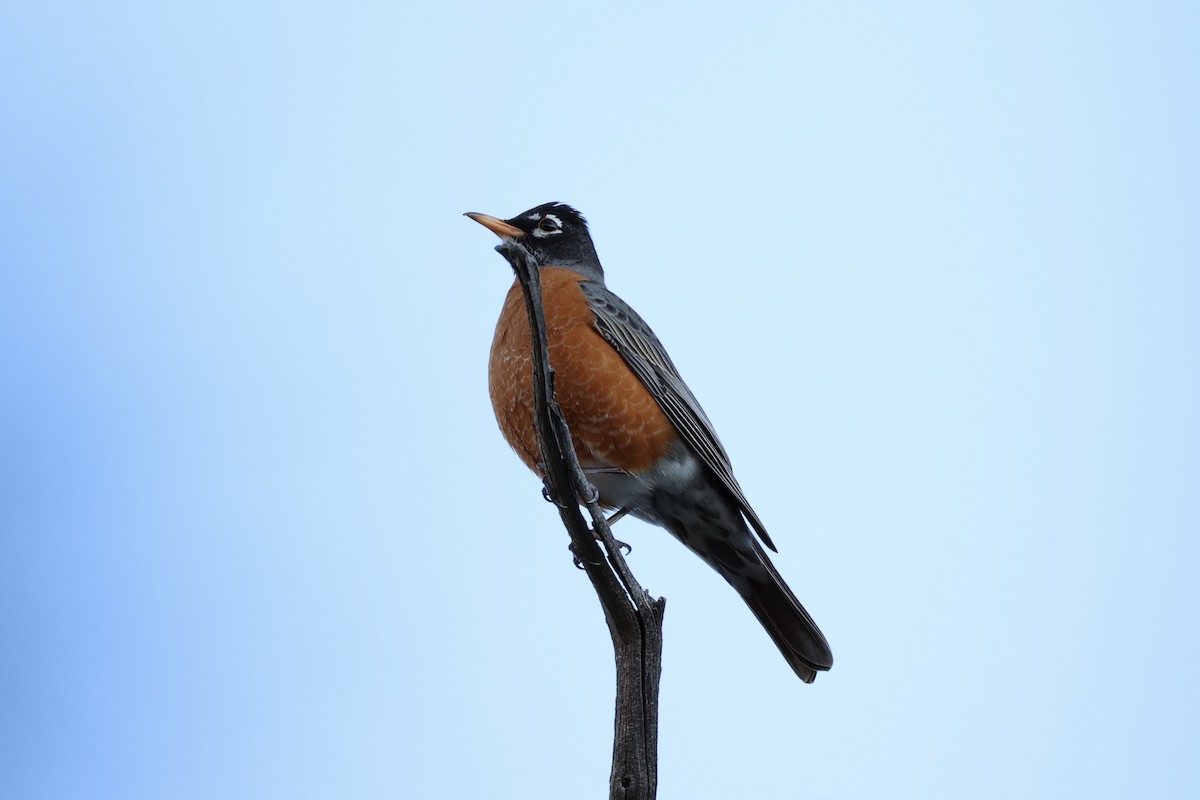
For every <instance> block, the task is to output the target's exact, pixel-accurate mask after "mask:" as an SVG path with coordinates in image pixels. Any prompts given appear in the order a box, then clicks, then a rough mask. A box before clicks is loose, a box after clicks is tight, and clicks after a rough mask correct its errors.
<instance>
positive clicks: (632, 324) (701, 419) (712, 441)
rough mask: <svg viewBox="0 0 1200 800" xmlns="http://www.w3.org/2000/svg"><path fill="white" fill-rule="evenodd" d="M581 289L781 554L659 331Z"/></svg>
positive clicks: (604, 294) (687, 437)
mask: <svg viewBox="0 0 1200 800" xmlns="http://www.w3.org/2000/svg"><path fill="white" fill-rule="evenodd" d="M580 288H581V289H583V296H584V297H585V298H587V301H588V304H589V305H590V306H591V308H592V311H593V312H595V314H596V328H597V329H598V330H599V331H600V335H601V336H603V337H604V338H605V340H607V341H608V343H609V344H611V345H612V346H613V348H614V349H615V350H616V351H617V352H618V353H620V355H621V358H623V359H624V360H625V363H626V364H628V365H629V368H630V369H631V370H633V373H634V374H635V375H637V376H638V379H640V380H641V382H642V383H643V384H645V386H646V388H647V389H649V390H650V394H652V395H653V396H654V399H655V400H657V401H658V405H659V406H660V407H661V408H662V410H663V412H664V413H666V415H667V419H669V420H670V421H671V424H672V425H674V426H675V428H676V429H677V430H678V431H679V434H680V436H682V437H683V440H684V441H685V442H686V443H687V444H688V445H689V446H690V447H691V448H692V449H693V450H694V451H696V454H697V455H699V456H700V459H701V461H703V462H704V464H705V466H707V467H708V468H709V469H710V470H712V472H713V474H714V475H716V476H717V478H718V479H719V480H720V481H721V484H722V485H723V486H724V487H725V488H726V489H728V490H729V493H730V494H732V495H733V497H734V499H735V500H736V501H737V504H738V507H739V508H740V509H741V511H742V513H743V514H744V515H745V516H746V519H748V520H749V521H750V524H751V525H752V526H753V527H754V530H755V531H756V532H757V533H758V536H759V538H761V539H762V542H763V544H765V545H766V546H767V547H769V548H770V549H771V550H775V544H774V543H773V542H772V541H771V537H770V536H768V535H767V530H766V528H765V527H763V524H762V520H760V519H759V518H758V515H757V514H755V513H754V509H753V508H751V507H750V503H749V501H747V500H746V495H745V494H743V492H742V487H741V486H739V485H738V482H737V478H735V477H733V467H732V466H731V465H730V463H729V455H728V454H727V453H726V452H725V448H724V447H722V446H721V441H720V439H718V438H717V433H716V431H714V430H713V425H712V422H710V421H709V419H708V415H707V414H705V413H704V409H703V408H701V407H700V403H699V402H698V401H697V400H696V396H695V395H693V394H692V390H691V389H689V388H688V386H687V384H686V383H684V382H683V378H682V377H680V375H679V370H677V369H675V365H674V364H673V363H671V357H670V356H668V355H667V351H666V350H664V349H663V346H662V343H661V342H659V341H658V337H657V336H655V335H654V331H652V330H650V326H649V325H647V324H646V322H645V320H643V319H642V318H641V317H640V316H638V313H637V312H636V311H634V310H633V309H632V308H630V306H629V304H627V303H626V302H625V301H624V300H622V299H621V298H619V297H617V296H616V295H615V294H613V293H612V292H610V291H609V290H608V289H607V288H606V287H604V286H603V285H601V284H598V283H592V282H591V281H584V282H582V283H580Z"/></svg>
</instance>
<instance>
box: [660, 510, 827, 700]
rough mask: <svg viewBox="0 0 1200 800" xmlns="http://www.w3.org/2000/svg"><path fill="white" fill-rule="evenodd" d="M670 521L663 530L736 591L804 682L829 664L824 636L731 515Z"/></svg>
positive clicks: (754, 541) (761, 550) (749, 534)
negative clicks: (730, 519) (729, 519)
mask: <svg viewBox="0 0 1200 800" xmlns="http://www.w3.org/2000/svg"><path fill="white" fill-rule="evenodd" d="M736 519H737V523H736V524H728V523H726V524H722V523H723V522H724V520H721V521H717V522H713V521H711V520H705V521H701V520H696V519H693V520H690V522H691V525H690V526H689V525H684V524H682V523H680V522H675V523H674V524H673V525H671V526H670V527H669V528H668V529H669V530H671V532H672V533H674V534H675V535H676V537H677V538H678V539H679V540H680V541H682V542H683V543H684V544H685V545H687V546H688V547H689V548H690V549H691V550H692V551H693V552H695V553H696V554H697V555H699V556H700V557H701V558H702V559H704V561H705V562H707V563H708V565H709V566H710V567H712V568H713V569H715V570H716V571H717V572H718V573H719V574H720V575H721V577H723V578H724V579H725V580H726V581H727V582H728V583H729V585H730V586H732V587H733V588H734V589H736V590H737V592H738V594H740V595H741V596H742V599H743V600H744V601H746V605H748V606H749V607H750V610H751V611H753V612H754V616H756V617H758V621H759V622H760V623H761V624H762V626H763V628H765V629H766V631H767V633H768V634H770V636H771V639H772V640H773V641H774V642H775V646H776V647H778V648H779V652H781V653H782V654H783V657H784V658H785V659H786V660H787V662H788V664H790V665H791V667H792V669H793V670H795V671H796V674H797V675H799V676H800V679H801V680H802V681H804V682H805V683H812V682H813V681H814V680H816V677H817V673H818V672H823V671H825V670H827V669H829V668H830V667H832V666H833V653H832V651H830V649H829V643H828V642H827V641H825V635H824V634H823V633H821V629H820V628H818V627H817V623H815V622H813V618H812V617H811V616H809V614H808V612H807V611H805V610H804V606H802V605H800V601H799V600H797V599H796V596H795V595H794V594H792V590H791V589H789V588H788V585H787V584H786V583H784V581H783V578H782V577H781V576H780V575H779V572H778V571H777V570H776V569H775V565H774V564H772V563H771V559H769V558H768V557H767V554H766V552H765V551H764V550H763V549H762V546H761V545H759V543H758V541H757V540H756V539H755V538H754V536H753V534H751V533H750V530H749V529H748V528H747V527H746V525H745V523H744V522H742V520H741V518H740V517H737V518H736Z"/></svg>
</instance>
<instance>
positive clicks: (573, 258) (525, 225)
mask: <svg viewBox="0 0 1200 800" xmlns="http://www.w3.org/2000/svg"><path fill="white" fill-rule="evenodd" d="M466 216H468V217H470V218H471V219H473V220H475V221H476V222H478V223H479V224H480V225H482V226H483V227H485V228H487V229H488V230H490V231H491V232H492V233H494V234H496V235H497V236H499V237H500V238H501V239H506V240H507V239H512V240H515V241H518V242H520V243H521V244H522V245H524V246H525V247H526V248H527V249H528V250H529V252H531V253H532V254H533V257H534V258H535V259H536V260H537V264H538V266H539V267H566V268H567V269H572V270H575V271H576V272H578V273H580V274H581V275H583V276H584V277H585V278H588V279H589V280H593V281H595V282H597V283H603V281H604V270H603V269H602V268H601V267H600V258H599V257H598V256H597V255H596V247H595V245H593V244H592V236H591V234H589V233H588V226H587V220H586V219H584V218H583V215H582V214H580V213H579V212H578V211H576V210H575V209H573V208H571V207H570V206H569V205H567V204H566V203H544V204H543V205H540V206H538V207H537V208H531V209H529V210H528V211H523V212H521V213H520V214H518V215H517V216H515V217H513V218H512V219H497V218H496V217H492V216H489V215H487V214H479V213H476V212H474V211H471V212H467V214H466Z"/></svg>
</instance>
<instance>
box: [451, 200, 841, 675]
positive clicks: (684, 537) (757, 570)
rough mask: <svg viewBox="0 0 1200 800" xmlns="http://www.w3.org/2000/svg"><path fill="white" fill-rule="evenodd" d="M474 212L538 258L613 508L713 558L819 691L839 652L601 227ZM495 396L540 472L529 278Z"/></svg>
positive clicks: (578, 433) (573, 425)
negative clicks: (602, 243)
mask: <svg viewBox="0 0 1200 800" xmlns="http://www.w3.org/2000/svg"><path fill="white" fill-rule="evenodd" d="M465 216H467V217H469V218H470V219H473V220H474V221H475V222H478V223H479V224H481V225H483V226H484V227H485V228H487V229H488V230H490V231H491V232H492V233H494V234H496V235H497V236H499V237H500V238H501V240H504V241H515V242H518V243H520V244H522V245H523V246H524V247H525V248H526V249H527V250H528V251H529V252H530V253H531V254H532V255H533V258H534V261H535V263H536V264H537V268H538V273H539V275H540V277H541V284H542V303H543V310H544V314H545V318H546V326H547V337H548V341H549V350H550V363H551V366H552V368H553V370H554V373H555V396H556V399H557V402H558V404H559V406H560V408H561V409H562V414H563V418H564V419H565V420H566V423H567V426H568V428H569V429H570V431H571V438H572V441H573V443H574V445H575V449H576V454H577V455H578V457H579V462H580V465H581V466H582V467H583V469H584V472H585V474H587V476H588V480H589V481H590V482H591V483H592V485H593V486H594V487H595V488H596V490H597V491H598V493H599V498H600V503H601V505H603V506H606V507H608V508H613V509H617V512H616V514H615V515H614V516H621V515H624V514H629V515H630V516H633V517H635V518H638V519H641V520H643V521H645V522H648V523H651V524H653V525H657V526H659V527H662V528H665V529H666V530H667V531H668V532H669V533H671V534H672V535H673V536H674V537H675V538H676V539H678V540H679V541H680V542H681V543H683V545H684V546H685V547H687V548H688V549H689V550H691V551H692V552H693V553H695V554H696V555H698V556H699V557H700V558H701V559H703V560H704V561H705V563H707V564H708V565H709V566H710V567H712V568H713V569H714V570H716V572H717V573H718V574H719V575H720V576H721V577H722V578H724V579H725V580H726V581H727V582H728V583H729V585H730V586H732V587H733V588H734V589H735V590H736V591H737V593H738V594H739V595H740V596H741V598H742V599H743V600H744V601H745V602H746V605H747V606H749V607H750V610H751V611H752V612H753V613H754V615H755V616H756V617H757V618H758V621H759V622H760V623H761V624H762V626H763V628H764V629H765V630H766V632H767V633H768V634H769V635H770V637H771V639H772V641H773V642H774V643H775V645H776V647H778V648H779V651H780V652H781V653H782V654H783V657H784V659H785V660H786V661H787V663H788V664H789V665H790V666H791V668H792V669H793V670H794V671H795V672H796V674H797V675H798V676H799V677H800V679H801V680H803V681H804V682H805V683H812V682H813V680H815V679H816V676H817V672H819V671H824V670H828V669H829V668H830V667H832V666H833V653H832V652H831V650H830V648H829V643H828V642H827V641H826V640H825V636H824V634H822V633H821V630H820V628H818V627H817V624H816V623H815V622H814V621H813V619H812V617H811V616H810V615H809V613H808V612H807V611H806V610H805V609H804V606H803V605H801V604H800V601H799V600H797V599H796V596H795V595H794V594H793V593H792V590H791V589H789V588H788V585H787V584H786V583H785V582H784V580H783V578H782V577H781V576H780V574H779V572H778V570H776V569H775V566H774V565H773V564H772V563H771V560H770V558H768V557H767V553H766V551H765V550H764V549H763V547H764V546H765V547H767V548H770V549H771V550H772V551H773V552H778V551H777V550H776V548H775V545H774V543H773V542H772V541H771V538H770V536H769V535H768V534H767V530H766V527H765V526H764V525H763V523H762V520H760V519H759V517H758V514H756V513H755V511H754V509H753V508H751V507H750V503H749V501H747V499H746V496H745V494H744V493H743V491H742V487H741V486H740V485H739V484H738V481H737V479H736V478H735V477H734V475H733V468H732V466H731V464H730V460H729V455H728V454H727V453H726V451H725V448H724V446H722V444H721V441H720V439H718V438H717V434H716V431H715V430H714V428H713V425H712V422H711V421H710V420H709V418H708V415H707V414H705V412H704V409H703V408H701V406H700V403H699V401H697V399H696V396H695V395H694V394H693V393H692V390H691V389H690V388H688V385H687V383H685V382H684V380H683V378H682V377H681V376H680V374H679V370H678V369H676V367H675V364H674V363H673V362H672V361H671V358H670V356H668V355H667V351H666V349H665V348H664V347H663V345H662V343H661V342H660V341H659V339H658V337H657V336H656V335H655V334H654V332H653V331H652V330H651V329H650V326H649V325H647V324H646V322H645V321H644V320H643V319H642V317H641V316H640V315H638V313H637V312H636V311H634V310H633V308H632V307H631V306H630V305H629V304H628V303H626V302H625V301H624V300H622V299H621V298H620V297H618V296H617V295H616V294H615V293H614V292H613V291H612V290H610V289H609V288H608V286H607V285H606V284H605V280H604V269H603V268H602V267H601V265H600V258H599V256H597V254H596V247H595V245H594V244H593V242H592V237H591V233H590V232H589V230H588V224H587V220H586V219H584V217H583V215H582V214H580V213H579V212H578V211H577V210H575V209H574V208H572V207H571V206H569V205H567V204H565V203H557V202H551V203H544V204H542V205H539V206H537V207H535V208H531V209H529V210H528V211H525V212H523V213H521V214H518V215H517V216H515V217H512V218H511V219H507V220H502V219H499V218H497V217H493V216H490V215H488V214H481V213H478V212H468V213H466V214H465ZM488 389H489V394H490V396H491V402H492V408H493V411H494V412H495V415H496V421H497V422H498V423H499V426H500V430H501V432H502V434H503V435H504V438H505V439H506V440H507V441H508V443H509V445H511V446H512V448H513V450H515V451H516V453H517V455H518V456H519V457H520V458H521V460H522V461H524V462H525V465H526V466H527V467H529V469H531V470H533V471H534V472H535V473H539V467H538V464H539V461H540V460H541V458H540V451H539V449H538V443H537V435H536V433H535V429H534V419H533V413H534V412H533V395H534V387H533V362H532V349H531V336H530V330H529V323H528V319H527V317H526V312H525V306H524V300H523V296H522V293H521V288H520V285H519V283H518V282H516V281H514V282H513V285H512V287H511V288H510V289H509V291H508V295H507V297H505V300H504V305H503V306H502V308H501V311H500V318H499V320H498V321H497V323H496V332H495V335H494V337H493V340H492V348H491V355H490V359H489V365H488ZM539 474H540V473H539ZM756 537H757V538H756Z"/></svg>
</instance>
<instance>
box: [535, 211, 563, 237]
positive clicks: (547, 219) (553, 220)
mask: <svg viewBox="0 0 1200 800" xmlns="http://www.w3.org/2000/svg"><path fill="white" fill-rule="evenodd" d="M560 227H561V225H560V224H559V221H558V218H557V217H552V216H550V215H546V216H544V217H542V221H541V222H539V223H538V229H539V230H541V231H543V232H544V233H554V232H555V231H556V230H558V229H559V228H560Z"/></svg>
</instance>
